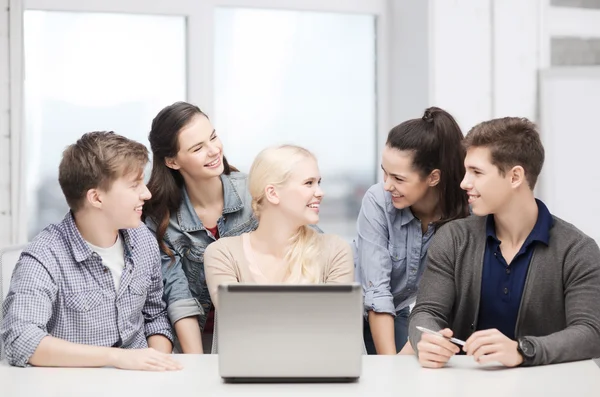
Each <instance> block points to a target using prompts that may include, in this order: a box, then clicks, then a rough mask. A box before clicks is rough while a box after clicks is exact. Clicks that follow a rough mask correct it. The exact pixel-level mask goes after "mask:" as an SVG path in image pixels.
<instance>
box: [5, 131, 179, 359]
mask: <svg viewBox="0 0 600 397" xmlns="http://www.w3.org/2000/svg"><path fill="white" fill-rule="evenodd" d="M147 162H148V150H147V149H146V147H145V146H144V145H142V144H141V143H138V142H135V141H132V140H129V139H127V138H125V137H122V136H120V135H117V134H114V133H112V132H91V133H87V134H84V135H83V136H82V137H81V138H80V139H79V140H78V141H77V142H76V143H75V144H73V145H71V146H69V147H67V149H66V150H65V151H64V153H63V158H62V161H61V163H60V168H59V183H60V186H61V188H62V191H63V193H64V195H65V198H66V200H67V202H68V204H69V207H70V209H71V210H70V211H69V213H67V215H66V216H65V218H64V219H63V220H62V222H60V223H58V224H53V225H50V226H48V227H47V228H46V229H44V230H43V231H42V232H41V233H40V234H39V235H38V236H36V238H35V239H34V240H33V241H32V242H31V243H30V244H29V245H28V247H27V248H26V249H25V250H24V251H23V253H22V254H21V257H20V259H19V261H18V263H17V265H16V268H15V270H14V273H13V276H12V279H11V284H10V289H9V291H8V296H7V297H6V300H5V302H4V305H3V307H2V311H3V320H2V323H1V325H0V337H1V339H2V342H3V344H4V347H5V351H6V355H7V358H8V361H9V363H10V364H11V365H16V366H27V365H34V366H52V367H103V366H114V367H117V368H123V369H137V370H151V371H152V370H154V371H164V370H177V369H180V368H181V366H180V365H179V364H178V363H177V362H176V361H175V360H173V359H172V358H171V357H172V356H171V355H170V353H171V351H172V338H173V337H172V334H171V326H170V324H169V321H168V319H167V312H166V307H165V303H164V302H163V300H162V295H163V286H162V275H161V270H160V254H159V249H158V245H157V243H156V239H155V238H154V236H153V235H152V233H151V232H150V231H149V230H148V229H147V228H146V227H145V226H144V225H143V224H142V223H141V214H142V206H143V204H144V201H145V200H148V199H149V198H150V196H151V195H150V192H149V191H148V189H147V188H146V186H145V184H144V180H143V171H144V167H145V165H146V164H147Z"/></svg>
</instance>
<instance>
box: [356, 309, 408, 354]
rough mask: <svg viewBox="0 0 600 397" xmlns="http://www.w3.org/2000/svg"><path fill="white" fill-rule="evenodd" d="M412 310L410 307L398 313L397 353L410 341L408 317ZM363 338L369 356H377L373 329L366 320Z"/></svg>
mask: <svg viewBox="0 0 600 397" xmlns="http://www.w3.org/2000/svg"><path fill="white" fill-rule="evenodd" d="M409 314H410V310H409V308H408V307H405V308H404V309H402V310H400V311H399V312H398V313H396V317H395V318H394V338H395V339H396V353H398V352H399V351H400V350H402V348H403V347H404V345H405V344H406V341H408V315H409ZM363 338H364V339H365V347H366V348H367V354H377V351H376V350H375V342H374V341H373V335H371V328H370V327H369V322H368V321H367V320H364V322H363Z"/></svg>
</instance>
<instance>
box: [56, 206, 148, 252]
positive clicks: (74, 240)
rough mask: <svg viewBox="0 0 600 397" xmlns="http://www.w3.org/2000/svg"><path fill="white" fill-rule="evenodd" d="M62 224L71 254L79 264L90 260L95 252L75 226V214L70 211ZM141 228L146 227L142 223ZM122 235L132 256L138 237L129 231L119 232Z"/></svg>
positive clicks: (127, 250) (126, 248)
mask: <svg viewBox="0 0 600 397" xmlns="http://www.w3.org/2000/svg"><path fill="white" fill-rule="evenodd" d="M62 224H63V226H64V229H65V232H66V234H67V245H68V246H69V249H70V250H71V254H72V256H73V258H75V261H76V262H77V263H82V262H83V261H85V260H87V259H89V258H90V257H91V256H92V254H93V253H94V251H92V249H91V248H90V246H89V245H88V244H87V243H86V242H85V240H84V239H83V236H82V235H81V233H80V232H79V229H78V228H77V225H76V224H75V217H74V216H73V212H72V211H69V212H68V213H67V215H65V217H64V219H63V221H62ZM140 227H145V226H143V225H142V224H141V222H140ZM119 233H120V235H121V239H122V240H123V247H124V249H125V254H126V255H128V256H129V255H131V253H132V251H133V249H134V247H135V246H136V245H137V242H138V237H136V236H135V234H133V233H130V232H129V231H128V230H127V229H121V230H119Z"/></svg>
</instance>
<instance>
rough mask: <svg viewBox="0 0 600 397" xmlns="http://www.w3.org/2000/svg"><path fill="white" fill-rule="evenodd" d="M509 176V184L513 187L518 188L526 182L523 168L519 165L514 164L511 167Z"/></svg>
mask: <svg viewBox="0 0 600 397" xmlns="http://www.w3.org/2000/svg"><path fill="white" fill-rule="evenodd" d="M509 177H510V185H511V187H512V188H513V189H516V188H518V187H519V186H521V185H523V184H527V179H526V178H525V169H523V167H521V166H520V165H516V166H514V167H512V168H511V170H510V171H509Z"/></svg>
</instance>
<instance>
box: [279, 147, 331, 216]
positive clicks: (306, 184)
mask: <svg viewBox="0 0 600 397" xmlns="http://www.w3.org/2000/svg"><path fill="white" fill-rule="evenodd" d="M320 185H321V173H320V171H319V166H318V165H317V161H316V160H315V159H314V158H313V157H305V158H304V159H302V160H301V161H299V162H298V163H297V164H296V166H295V167H294V169H293V171H292V173H291V175H290V177H289V179H288V180H287V181H286V182H285V183H284V184H283V185H282V186H279V187H275V191H276V194H277V196H278V198H279V201H278V205H277V206H278V207H279V210H280V211H282V212H283V214H284V215H285V217H286V218H288V219H289V220H290V221H292V222H293V223H295V224H297V225H298V226H302V225H309V224H316V223H318V222H319V207H320V204H321V200H322V199H323V196H324V193H323V190H321V186H320Z"/></svg>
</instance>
